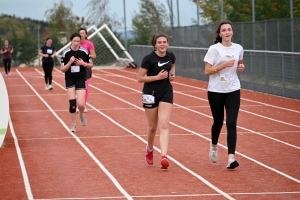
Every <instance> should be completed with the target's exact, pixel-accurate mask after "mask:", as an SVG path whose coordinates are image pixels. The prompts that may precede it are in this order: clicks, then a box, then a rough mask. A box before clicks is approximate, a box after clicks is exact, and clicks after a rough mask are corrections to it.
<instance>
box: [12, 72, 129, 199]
mask: <svg viewBox="0 0 300 200" xmlns="http://www.w3.org/2000/svg"><path fill="white" fill-rule="evenodd" d="M16 71H17V72H18V74H19V75H20V77H21V78H22V79H23V80H24V82H25V83H26V84H27V85H28V86H29V87H30V88H31V89H32V91H33V92H34V93H35V94H36V95H37V96H38V97H39V99H40V100H41V101H42V102H43V103H44V104H45V105H46V107H47V108H48V109H49V110H50V111H51V113H52V114H53V115H54V116H55V117H56V118H57V120H58V121H59V122H60V123H61V124H62V125H63V127H64V128H65V129H66V130H67V131H68V133H69V134H71V135H72V136H73V137H74V138H75V139H76V141H77V142H78V143H79V144H80V145H81V147H82V148H83V149H84V150H85V151H86V152H87V153H88V155H89V156H90V157H91V158H92V159H93V160H94V161H95V163H96V164H97V165H98V166H99V167H100V169H102V171H103V172H104V173H105V174H106V175H107V176H108V178H109V179H110V180H111V181H112V182H113V184H114V185H115V186H116V188H118V189H119V191H120V192H121V193H122V194H123V195H124V196H125V197H126V198H127V199H129V200H133V198H132V197H131V196H130V195H129V194H128V193H127V192H126V190H125V189H124V188H123V187H122V186H121V185H120V183H119V182H118V181H117V179H116V178H115V177H114V176H113V175H112V174H111V173H110V172H109V171H108V170H107V169H106V168H105V167H104V165H103V164H102V163H101V162H100V161H99V160H98V159H97V158H96V156H95V155H94V154H93V153H92V152H91V151H90V150H89V148H88V147H87V146H85V144H84V143H83V142H82V141H81V140H80V139H79V138H78V137H77V135H75V134H74V133H72V132H70V131H69V127H67V125H66V124H65V123H64V122H63V121H62V119H61V118H60V117H59V116H58V115H57V114H56V113H55V112H54V110H53V109H52V108H51V107H50V106H49V104H48V103H47V102H46V101H45V100H44V99H43V98H42V97H41V96H40V95H39V93H38V92H37V91H36V90H35V89H34V88H33V87H32V86H31V85H30V83H29V82H28V81H27V80H26V79H25V78H24V76H23V75H22V74H21V73H20V72H19V70H18V69H17V70H16ZM39 73H41V72H39ZM53 82H54V81H53ZM54 83H56V82H54ZM62 88H63V89H64V90H65V88H64V87H62Z"/></svg>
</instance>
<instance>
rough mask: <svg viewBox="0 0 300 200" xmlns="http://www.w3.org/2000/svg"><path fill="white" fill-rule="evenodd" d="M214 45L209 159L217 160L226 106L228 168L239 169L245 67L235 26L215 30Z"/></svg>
mask: <svg viewBox="0 0 300 200" xmlns="http://www.w3.org/2000/svg"><path fill="white" fill-rule="evenodd" d="M216 35H217V37H216V40H215V42H214V43H215V44H214V45H212V46H210V47H209V49H208V51H207V53H206V55H205V57H204V62H205V74H206V75H208V76H209V83H208V92H207V93H208V101H209V105H210V109H211V112H212V116H213V125H212V128H211V143H210V151H209V158H210V160H211V161H212V162H214V163H216V162H217V161H218V139H219V136H220V133H221V129H222V126H223V121H224V107H225V110H226V127H227V146H228V164H227V169H234V168H236V167H238V166H239V163H238V161H237V160H235V158H234V155H235V149H236V141H237V118H238V112H239V108H240V101H241V95H240V88H241V84H240V80H239V78H238V76H237V72H236V71H239V72H242V71H244V69H245V66H244V64H243V55H244V50H243V47H242V46H241V45H239V44H236V43H233V42H232V41H231V40H232V36H233V26H232V23H231V22H230V21H227V20H224V21H221V22H220V23H219V26H218V28H217V30H216Z"/></svg>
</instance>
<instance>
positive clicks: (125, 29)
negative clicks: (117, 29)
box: [123, 0, 127, 49]
mask: <svg viewBox="0 0 300 200" xmlns="http://www.w3.org/2000/svg"><path fill="white" fill-rule="evenodd" d="M125 1H126V0H123V8H124V31H125V33H124V34H125V38H124V40H125V49H127V28H126V6H125V4H126V2H125Z"/></svg>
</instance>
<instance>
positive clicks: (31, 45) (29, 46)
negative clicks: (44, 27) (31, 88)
mask: <svg viewBox="0 0 300 200" xmlns="http://www.w3.org/2000/svg"><path fill="white" fill-rule="evenodd" d="M22 29H23V30H22V34H17V33H16V31H15V28H14V27H12V33H13V38H12V40H11V44H12V45H13V47H14V52H13V55H12V56H13V60H16V61H17V62H18V63H24V64H26V65H27V66H29V65H30V63H31V62H32V61H34V60H35V59H36V58H37V40H36V39H34V38H33V36H32V33H31V32H30V30H29V28H28V27H27V26H26V25H23V27H22Z"/></svg>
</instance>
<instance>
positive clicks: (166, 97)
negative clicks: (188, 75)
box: [142, 88, 173, 108]
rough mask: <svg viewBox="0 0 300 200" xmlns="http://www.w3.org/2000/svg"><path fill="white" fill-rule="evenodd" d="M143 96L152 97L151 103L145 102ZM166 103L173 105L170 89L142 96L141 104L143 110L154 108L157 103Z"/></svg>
mask: <svg viewBox="0 0 300 200" xmlns="http://www.w3.org/2000/svg"><path fill="white" fill-rule="evenodd" d="M144 95H151V96H153V97H154V100H153V101H151V100H150V101H145V98H144ZM161 101H162V102H167V103H171V104H173V89H172V88H170V89H168V90H166V91H164V92H162V93H154V94H146V93H143V94H142V103H143V108H156V107H157V106H158V104H159V102H161Z"/></svg>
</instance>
